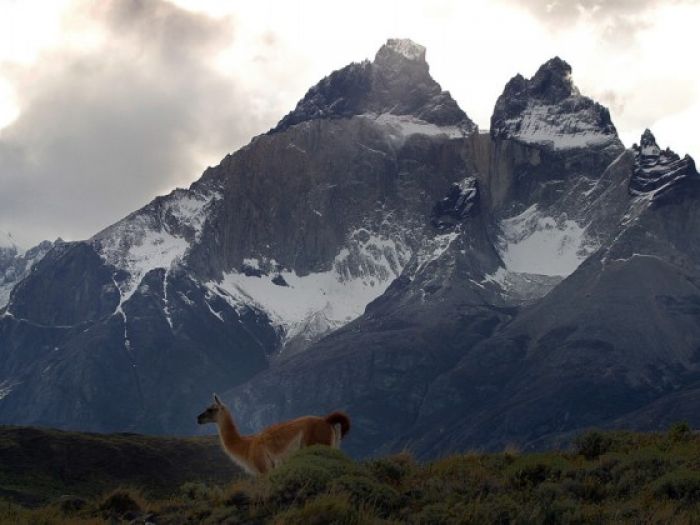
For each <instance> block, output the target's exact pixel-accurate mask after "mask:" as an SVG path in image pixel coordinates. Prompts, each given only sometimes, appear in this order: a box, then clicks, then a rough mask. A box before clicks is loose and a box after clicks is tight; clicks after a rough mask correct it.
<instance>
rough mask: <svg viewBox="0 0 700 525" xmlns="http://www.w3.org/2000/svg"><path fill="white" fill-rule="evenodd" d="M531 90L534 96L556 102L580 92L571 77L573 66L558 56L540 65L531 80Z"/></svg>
mask: <svg viewBox="0 0 700 525" xmlns="http://www.w3.org/2000/svg"><path fill="white" fill-rule="evenodd" d="M530 90H531V93H532V94H533V95H534V96H537V97H539V98H541V99H543V100H547V101H550V102H554V103H556V102H560V101H562V100H564V99H565V98H567V97H570V96H572V95H579V94H580V93H579V91H578V88H576V86H575V85H574V82H573V80H572V77H571V66H570V65H569V64H568V62H566V61H564V60H562V59H561V58H559V57H558V56H557V57H554V58H551V59H549V60H548V61H547V62H545V63H544V64H542V65H541V66H540V68H539V69H538V70H537V73H535V75H534V76H533V77H532V79H531V80H530Z"/></svg>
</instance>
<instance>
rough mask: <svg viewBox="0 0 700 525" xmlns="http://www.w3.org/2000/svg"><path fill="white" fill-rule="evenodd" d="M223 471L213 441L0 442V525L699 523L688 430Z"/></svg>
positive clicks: (14, 433) (313, 452) (2, 433)
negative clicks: (257, 474)
mask: <svg viewBox="0 0 700 525" xmlns="http://www.w3.org/2000/svg"><path fill="white" fill-rule="evenodd" d="M85 451H87V454H86V455H83V453H84V452H85ZM8 460H9V462H8ZM226 461H227V460H226V459H225V457H224V456H223V454H222V453H221V452H220V451H218V450H217V448H216V443H215V442H214V441H213V440H212V439H201V438H200V439H186V440H177V439H164V438H151V437H144V436H133V435H130V436H124V435H117V436H96V435H89V434H74V433H65V432H56V431H46V430H36V429H18V428H9V429H3V430H0V490H2V491H3V494H4V495H5V500H6V501H4V502H1V501H0V522H3V523H4V522H8V523H101V522H103V521H110V522H113V523H115V522H116V523H119V522H133V523H146V522H152V523H175V524H185V523H193V524H194V523H281V524H314V523H317V524H325V523H345V524H360V523H363V524H364V523H426V524H427V523H475V524H483V523H504V524H505V523H523V524H527V523H533V524H535V523H537V524H539V523H688V524H690V523H700V436H698V435H696V434H694V433H692V432H691V431H690V429H688V427H687V426H685V425H676V426H674V427H673V428H672V429H670V430H669V431H668V432H666V433H663V434H639V433H630V432H614V433H600V432H591V433H589V434H586V435H583V436H581V437H580V438H578V439H577V440H576V443H575V445H574V446H573V447H572V448H571V450H567V451H553V452H546V453H528V454H520V453H518V452H517V451H515V450H509V451H505V452H503V453H493V454H482V453H468V454H463V455H455V456H450V457H447V458H444V459H441V460H438V461H435V462H432V463H425V464H419V463H416V462H415V461H414V460H413V459H412V458H411V457H410V455H409V454H399V455H396V456H391V457H385V458H381V459H376V460H369V461H364V462H356V461H353V460H351V459H349V458H348V457H347V456H345V455H344V454H343V453H342V452H339V451H336V450H331V449H329V448H326V447H313V448H310V449H306V450H303V451H301V452H299V453H298V454H296V455H295V456H294V457H292V458H291V459H290V461H289V462H288V463H286V464H285V465H283V466H282V467H280V468H279V469H277V470H276V471H274V472H272V473H271V474H270V475H268V476H264V477H261V478H258V479H253V478H249V477H241V476H240V475H238V474H237V473H236V471H235V470H234V467H232V466H230V465H228V464H227V462H226ZM18 494H19V495H21V497H20V498H17V495H18ZM27 495H30V496H31V498H30V499H31V501H30V499H27ZM68 495H69V496H68ZM22 498H25V501H24V506H22V505H19V504H17V503H11V502H10V501H9V500H11V499H14V500H17V499H20V500H21V499H22ZM32 498H33V499H32ZM0 499H2V496H0ZM31 503H35V504H36V503H41V505H42V506H40V507H35V508H28V506H27V505H28V504H31Z"/></svg>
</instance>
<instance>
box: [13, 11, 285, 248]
mask: <svg viewBox="0 0 700 525" xmlns="http://www.w3.org/2000/svg"><path fill="white" fill-rule="evenodd" d="M67 20H68V21H67V22H66V23H67V24H69V27H68V30H70V31H73V32H75V34H83V36H84V37H85V38H84V39H78V40H77V41H76V42H72V43H71V45H65V46H62V47H60V48H58V49H53V50H51V51H48V52H45V53H44V54H43V55H41V56H40V57H39V59H38V60H37V61H36V62H34V63H33V64H31V65H29V66H18V65H16V64H15V65H12V64H8V63H5V64H4V65H2V66H0V72H1V73H2V74H3V75H4V76H5V77H9V78H10V79H11V82H12V84H13V85H14V87H15V90H16V96H17V99H18V102H19V106H20V114H19V117H18V118H17V120H16V121H15V122H13V123H12V124H11V125H10V126H8V127H6V128H5V129H3V130H0V187H1V188H2V191H0V224H1V225H2V229H7V230H10V231H13V232H16V235H17V236H18V237H19V238H20V241H21V242H23V243H24V244H30V243H33V242H36V241H38V240H40V238H44V237H49V238H52V237H56V236H59V235H61V236H63V237H64V238H65V237H67V238H72V239H78V238H85V237H89V236H90V235H92V234H94V233H95V232H96V231H97V230H98V229H100V228H102V227H104V226H107V225H109V224H110V223H112V222H114V221H115V220H117V219H118V218H120V217H121V216H124V215H126V214H127V213H129V212H131V211H133V210H134V209H136V208H138V207H140V206H141V205H143V204H145V203H146V202H147V201H148V200H150V198H152V197H153V196H155V195H157V194H159V193H163V192H166V191H169V190H170V189H171V188H172V187H174V186H176V185H185V184H187V183H189V182H191V181H192V180H194V179H196V178H197V177H198V176H199V174H200V173H201V171H202V169H203V168H204V167H205V166H203V165H202V162H203V159H208V160H211V159H219V158H221V157H223V155H224V154H225V153H227V152H229V151H232V150H233V149H236V148H237V147H239V146H241V145H243V144H244V143H246V142H248V140H249V139H250V137H251V136H253V135H255V134H257V133H260V132H261V131H264V130H266V129H267V128H268V127H269V126H271V125H272V124H274V122H275V120H276V119H277V118H278V117H279V112H278V110H277V109H276V108H269V109H268V108H266V107H264V106H257V107H255V108H251V107H250V104H249V103H248V101H249V100H250V99H251V95H250V90H251V89H252V88H251V87H250V86H248V85H246V84H244V83H243V82H241V81H239V80H237V77H235V76H227V75H225V74H223V73H222V72H221V71H220V70H218V69H217V68H216V67H215V65H214V64H213V60H212V57H214V56H216V54H217V53H218V52H219V51H220V50H221V49H224V48H227V46H230V45H233V46H235V45H236V41H235V34H236V24H235V20H234V19H233V18H232V17H230V16H229V17H224V18H221V17H220V18H210V17H207V16H206V15H203V14H197V13H192V12H190V11H185V10H183V9H180V8H178V7H175V6H173V5H171V4H169V3H166V2H164V1H159V0H148V1H146V0H143V1H139V0H127V1H123V0H113V1H107V2H98V3H92V2H87V3H81V4H78V5H76V6H75V8H74V10H73V11H72V12H71V13H70V14H69V16H68V17H67ZM81 32H82V33H81ZM267 45H268V47H269V46H274V41H273V40H272V41H269V42H268V43H267ZM214 162H215V161H214Z"/></svg>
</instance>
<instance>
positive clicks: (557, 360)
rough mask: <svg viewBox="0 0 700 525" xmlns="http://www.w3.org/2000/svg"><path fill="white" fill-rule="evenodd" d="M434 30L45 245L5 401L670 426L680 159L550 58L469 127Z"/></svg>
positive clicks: (430, 449) (680, 244) (696, 314)
mask: <svg viewBox="0 0 700 525" xmlns="http://www.w3.org/2000/svg"><path fill="white" fill-rule="evenodd" d="M425 54H426V51H425V48H423V47H422V46H420V45H418V44H415V43H414V42H411V41H410V40H398V39H390V40H389V41H388V42H387V43H386V44H385V45H384V46H382V47H381V49H380V50H379V51H378V52H377V54H376V56H375V58H374V60H373V61H371V62H370V61H364V62H361V63H355V64H350V65H348V66H347V67H345V68H343V69H341V70H338V71H335V72H333V73H332V74H331V75H329V76H328V77H326V78H324V79H322V80H321V81H320V82H319V83H318V84H317V85H316V86H314V87H312V88H311V89H310V90H309V91H308V92H307V94H306V95H305V96H304V97H303V99H302V100H301V101H300V102H299V103H298V104H297V106H296V108H295V109H294V110H293V111H292V112H290V113H289V114H288V115H287V116H285V117H284V118H282V120H281V121H280V122H279V124H278V125H277V126H275V127H274V128H273V129H271V130H270V131H269V132H267V133H265V134H262V135H260V136H258V137H255V138H254V139H253V140H252V141H251V142H250V144H248V145H247V146H245V147H243V148H241V149H240V150H238V151H236V152H235V153H233V154H231V155H228V156H227V157H226V158H224V159H223V160H222V162H221V163H220V164H219V165H218V166H216V167H213V168H208V169H207V170H206V171H205V172H204V174H203V175H202V177H201V178H200V179H199V180H198V181H196V182H195V183H193V184H192V185H191V186H190V187H189V188H188V189H177V190H175V191H173V192H171V193H170V194H169V195H166V196H163V197H158V198H156V199H154V200H153V201H152V202H151V203H149V204H148V205H147V206H145V207H144V208H142V209H140V210H137V211H136V212H134V213H132V214H131V215H129V216H127V217H126V218H124V219H123V220H121V221H119V222H117V223H116V224H114V225H113V226H110V227H109V228H107V229H105V230H104V231H102V232H99V233H97V234H96V235H95V236H94V237H92V238H91V239H88V240H86V241H81V242H75V243H57V244H56V245H55V246H53V247H52V248H51V250H50V251H48V253H47V254H46V255H45V256H44V257H43V258H42V259H41V261H39V262H37V263H36V264H35V265H34V266H33V270H32V271H31V272H30V273H29V274H28V275H26V276H24V277H23V278H22V279H21V280H20V281H19V282H18V284H16V285H14V286H13V289H12V293H11V295H10V298H9V301H8V303H7V306H6V307H5V308H4V310H2V313H0V422H8V423H15V424H16V423H21V424H35V425H36V424H40V425H48V426H57V427H61V428H79V429H83V430H96V431H123V430H130V431H140V432H151V433H183V434H188V433H193V432H195V431H196V429H195V425H194V419H193V414H196V413H197V411H198V410H199V409H200V408H201V406H203V405H204V404H206V403H207V401H208V398H209V396H210V395H211V391H213V390H214V391H219V392H224V397H225V398H226V399H227V400H228V401H229V403H230V404H231V406H232V407H233V408H234V409H235V413H236V416H237V418H238V420H239V423H240V424H241V426H242V427H243V428H245V429H247V430H253V429H258V428H259V427H260V426H262V425H266V424H270V423H273V422H275V421H278V420H280V419H285V418H289V417H294V416H297V415H300V414H303V413H321V412H325V411H327V410H332V409H338V408H343V409H346V410H347V411H348V412H349V413H350V414H351V416H352V418H353V432H352V434H351V435H350V437H349V439H348V442H347V447H348V450H350V451H351V452H352V453H354V454H358V455H371V454H378V453H383V452H386V451H391V450H396V449H400V448H403V447H409V448H411V449H412V450H414V451H415V452H416V453H417V454H418V455H419V456H435V455H439V454H443V453H445V452H446V451H448V450H460V449H465V448H474V447H480V448H489V449H497V448H500V447H503V446H504V445H506V444H508V443H519V444H521V445H522V446H524V447H537V446H544V445H545V444H547V443H553V442H558V441H559V440H562V439H564V437H565V436H568V435H571V433H572V432H574V431H577V430H578V429H581V428H584V427H587V426H590V425H607V426H625V425H631V426H644V427H645V428H649V429H653V428H657V427H658V426H659V425H661V426H665V425H666V424H667V418H668V412H667V411H665V410H663V409H662V408H661V407H663V406H666V405H664V403H672V402H673V401H672V400H673V399H679V396H681V397H682V396H685V397H683V398H684V399H694V397H693V396H696V395H697V387H698V382H697V375H696V374H697V371H698V370H697V367H698V363H699V362H700V361H699V360H698V358H697V355H696V354H697V343H696V342H697V341H698V340H699V339H698V335H700V334H698V330H699V328H700V324H699V323H698V319H699V318H700V310H699V309H698V305H699V304H700V294H699V293H698V288H697V286H698V282H699V281H698V277H699V276H698V271H699V268H700V252H698V248H697V246H698V243H697V242H696V241H697V240H698V235H699V234H700V228H699V227H698V225H700V221H698V219H699V217H698V216H697V209H698V207H697V199H698V190H697V186H698V184H699V181H700V176H698V173H697V171H696V170H695V166H694V163H693V161H692V159H691V158H690V157H685V158H682V159H681V158H680V157H679V156H678V155H676V154H675V153H673V152H672V151H671V150H669V149H666V150H661V148H659V147H658V145H657V143H656V139H655V138H654V136H653V135H652V133H651V132H649V131H647V132H645V133H644V135H643V136H642V138H641V141H640V144H639V145H634V146H633V147H632V148H630V149H626V148H625V146H624V145H623V144H622V142H621V141H620V139H619V137H618V135H617V131H616V129H615V126H614V125H613V123H612V121H611V118H610V114H609V112H608V111H607V109H605V108H604V107H603V106H601V105H600V104H598V103H596V102H595V101H593V100H591V99H590V98H588V97H585V96H584V95H582V94H581V93H580V92H579V90H578V89H577V88H576V86H575V85H574V83H573V79H572V70H571V67H570V66H569V65H568V64H567V63H566V62H564V61H563V60H561V59H560V58H553V59H552V60H550V61H548V62H546V63H545V64H543V65H542V66H541V67H540V68H539V70H538V71H537V72H536V73H535V75H534V76H532V77H531V78H529V79H526V78H524V77H523V76H521V75H517V76H515V77H514V78H513V79H511V80H510V81H509V82H508V83H507V85H506V86H505V88H504V91H503V93H502V94H501V96H500V97H499V98H498V100H497V102H496V106H495V108H494V112H493V117H492V119H491V130H490V131H489V132H481V131H479V130H478V129H477V127H476V126H475V125H474V123H473V122H472V121H471V120H470V119H469V118H468V116H467V115H466V114H465V113H464V112H463V111H462V110H461V109H460V108H459V106H458V105H457V103H456V102H455V101H454V100H453V99H452V97H451V96H450V94H449V92H446V91H443V90H442V88H441V87H440V85H439V84H438V83H437V82H436V81H435V80H433V78H432V77H431V76H430V72H429V67H428V64H427V62H426V60H425ZM693 345H695V346H693ZM664 400H669V401H664ZM695 418H697V416H693V417H692V418H691V420H692V421H695Z"/></svg>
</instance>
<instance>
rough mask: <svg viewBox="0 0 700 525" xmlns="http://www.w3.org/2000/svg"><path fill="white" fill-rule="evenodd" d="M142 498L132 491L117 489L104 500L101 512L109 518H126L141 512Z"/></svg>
mask: <svg viewBox="0 0 700 525" xmlns="http://www.w3.org/2000/svg"><path fill="white" fill-rule="evenodd" d="M140 500H141V497H140V496H138V495H137V494H135V493H134V492H133V491H131V490H125V489H117V490H115V491H113V492H111V493H109V494H108V495H107V496H105V497H104V498H103V499H102V502H101V503H100V505H99V510H100V511H102V513H103V514H106V515H107V516H118V517H121V516H125V515H127V514H134V513H138V512H141V504H140V503H139V501H140Z"/></svg>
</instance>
